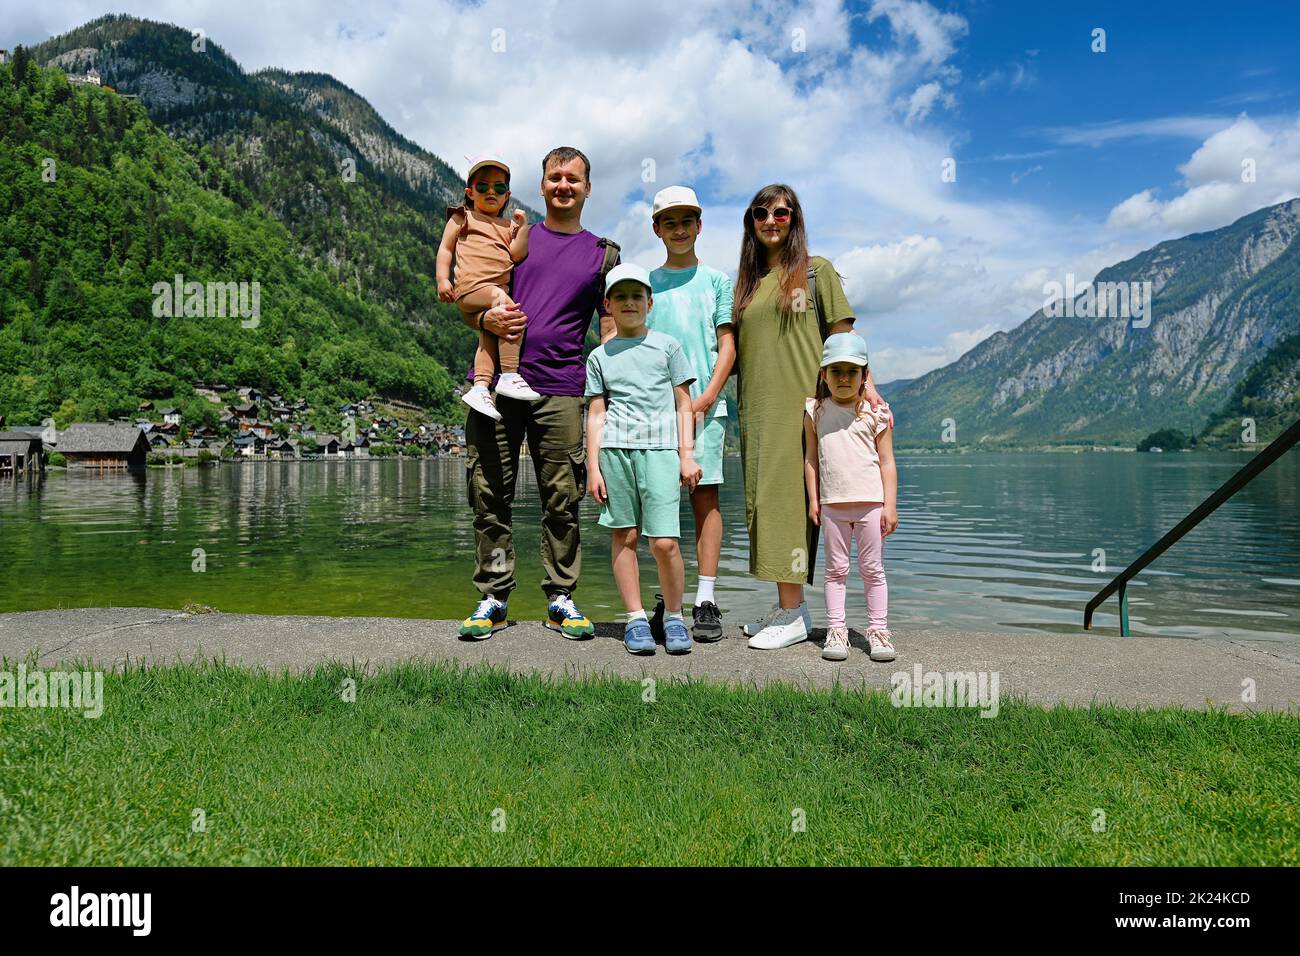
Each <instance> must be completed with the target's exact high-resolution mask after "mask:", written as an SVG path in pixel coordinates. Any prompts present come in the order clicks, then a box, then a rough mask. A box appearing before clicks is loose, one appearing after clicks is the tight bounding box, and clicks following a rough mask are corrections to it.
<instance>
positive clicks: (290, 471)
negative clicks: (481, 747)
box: [0, 451, 1300, 640]
mask: <svg viewBox="0 0 1300 956" xmlns="http://www.w3.org/2000/svg"><path fill="white" fill-rule="evenodd" d="M1246 460H1247V456H1246V455H1242V454H1233V453H1206V454H1165V455H1149V454H1120V453H1112V454H1104V453H1082V454H1060V453H1055V454H1054V453H975V454H923V455H905V456H900V458H899V474H900V495H899V513H900V526H899V530H898V532H897V533H896V534H895V535H894V536H893V537H891V538H890V539H889V541H888V543H887V546H886V552H885V565H886V571H887V573H888V578H889V590H890V625H891V627H892V628H893V630H894V631H895V633H896V634H898V635H901V634H904V633H906V631H907V630H908V629H909V628H930V627H955V628H963V629H972V630H974V629H979V630H995V631H1009V630H1015V631H1023V630H1030V631H1052V632H1059V633H1067V634H1069V633H1081V632H1082V620H1083V607H1084V604H1085V603H1086V602H1087V600H1088V599H1089V597H1091V595H1092V594H1094V593H1095V592H1096V591H1097V590H1098V589H1100V588H1101V587H1102V586H1103V585H1104V584H1105V583H1106V581H1108V580H1109V578H1110V576H1113V575H1114V574H1116V573H1118V572H1119V571H1120V570H1122V569H1123V567H1125V566H1126V565H1127V564H1128V562H1130V561H1131V560H1132V559H1133V558H1135V557H1137V556H1138V555H1139V554H1140V553H1141V552H1142V551H1143V550H1144V549H1145V548H1146V547H1148V546H1149V545H1150V544H1152V543H1153V542H1154V541H1155V540H1156V539H1157V538H1158V537H1159V536H1160V535H1161V534H1163V533H1164V532H1165V531H1167V530H1168V529H1169V528H1171V527H1173V525H1174V524H1175V523H1176V522H1177V521H1178V520H1179V519H1180V518H1182V517H1183V516H1184V515H1185V514H1187V512H1188V511H1190V510H1191V509H1192V508H1194V507H1195V506H1196V505H1197V504H1198V503H1200V501H1201V500H1202V499H1204V498H1205V497H1206V496H1207V495H1208V494H1210V493H1211V492H1212V491H1213V490H1214V489H1215V488H1217V487H1218V486H1219V485H1220V484H1222V482H1223V481H1225V480H1226V479H1227V478H1228V477H1229V476H1230V475H1231V474H1232V472H1233V471H1234V470H1236V469H1237V468H1238V467H1240V466H1241V465H1242V464H1243V463H1244V462H1245V461H1246ZM726 481H727V484H726V485H724V487H723V492H722V500H723V508H724V518H725V521H726V538H725V542H724V547H723V555H722V571H721V573H720V576H719V590H718V597H719V604H720V605H721V606H722V607H723V610H724V613H725V614H726V615H727V616H728V618H729V619H732V620H736V621H739V620H741V619H742V618H743V619H748V618H750V617H753V616H755V615H756V614H757V613H758V612H760V611H762V610H764V609H766V607H767V606H769V605H770V604H771V603H772V601H773V600H774V599H775V588H774V586H772V585H769V584H764V583H762V582H758V581H754V580H752V579H751V578H749V577H748V574H747V569H748V551H747V542H746V536H745V531H744V496H743V491H742V486H741V475H740V462H739V460H738V459H729V460H728V461H727V467H726ZM597 514H598V508H597V506H596V504H595V502H593V501H592V500H591V499H590V498H588V499H586V500H585V501H584V502H583V572H582V580H581V586H580V587H579V590H578V592H577V594H576V595H575V597H576V598H577V600H578V602H579V604H580V606H581V607H582V608H583V609H584V610H585V611H586V612H587V614H588V615H589V616H591V617H593V618H595V619H597V620H615V619H617V618H618V616H619V613H620V611H621V607H620V605H619V601H618V595H617V591H616V590H615V587H614V581H613V576H612V574H611V572H610V567H609V540H608V534H607V532H606V531H605V530H604V529H602V528H600V527H599V526H598V525H597V524H596V518H597ZM539 516H540V506H539V503H538V499H537V488H536V483H535V481H534V479H533V475H532V471H531V466H530V465H527V464H525V465H524V466H523V468H522V476H521V480H520V484H519V490H518V495H517V499H516V510H515V530H516V541H515V547H516V551H517V552H518V554H519V567H518V571H517V577H518V579H519V582H520V587H519V590H518V591H516V593H515V596H514V597H513V598H512V600H511V602H510V612H511V617H512V618H526V617H530V616H541V614H542V613H543V610H544V602H543V598H542V593H541V590H540V588H539V587H538V585H539V583H540V581H541V575H542V571H541V562H540V560H539V559H538V556H537V554H538V546H539V534H538V527H539ZM691 528H692V523H691V518H690V512H689V508H688V507H687V506H686V504H685V502H683V511H682V529H683V533H684V537H683V539H682V545H683V550H684V551H685V552H686V554H687V558H688V560H687V587H688V591H689V588H690V587H692V586H693V585H692V582H693V580H694V539H693V535H692V532H691ZM195 549H202V550H203V552H204V559H205V562H206V570H204V571H202V572H198V571H196V570H194V565H195V560H196V559H195V557H194V550H195ZM1096 549H1104V551H1105V561H1106V569H1107V572H1108V573H1100V572H1098V571H1094V570H1093V565H1094V564H1095V563H1096V562H1097V560H1098V558H1097V557H1096V556H1095V555H1094V551H1095V550H1096ZM472 567H473V530H472V525H471V513H470V511H469V508H468V506H467V504H466V500H465V470H464V463H463V461H462V460H459V459H438V460H428V461H409V462H398V461H369V462H367V461H356V462H303V463H293V462H284V463H278V462H259V463H243V464H234V465H232V464H225V465H220V466H212V467H203V468H185V469H171V470H158V469H150V470H149V471H148V472H147V473H145V474H142V475H121V474H119V475H113V476H108V477H99V476H93V475H85V474H75V473H68V472H64V471H62V470H54V471H52V472H51V473H49V474H48V475H46V477H45V478H44V479H43V480H39V481H35V480H34V481H31V482H28V481H25V480H19V481H16V482H15V481H0V582H2V584H0V611H15V610H35V609H44V608H57V607H92V606H127V605H131V606H150V607H169V608H179V607H181V606H183V605H185V604H187V603H191V602H193V603H198V604H204V605H208V606H211V607H214V608H217V609H219V610H222V611H233V612H250V613H261V614H324V615H367V616H391V617H428V618H461V617H464V616H465V615H466V614H468V613H469V611H470V610H472V608H473V606H474V604H475V602H476V600H477V592H476V591H475V590H474V589H473V587H472V585H471V584H470V578H471V574H472ZM653 573H654V565H653V561H652V560H651V559H650V557H649V556H648V554H644V553H643V556H642V580H643V584H644V591H645V595H646V599H647V601H650V600H653V595H654V591H655V583H654V580H653ZM817 580H818V586H816V587H814V588H812V589H810V591H809V599H810V602H811V604H812V607H813V613H814V616H815V619H816V621H817V623H818V625H819V626H820V625H821V624H822V608H823V603H822V599H821V588H820V581H821V575H820V572H819V573H818V577H817ZM856 580H857V579H856V572H854V577H851V578H850V582H851V584H852V583H853V582H854V581H856ZM1129 593H1130V607H1131V618H1132V628H1133V632H1134V633H1135V634H1156V635H1163V636H1169V637H1223V638H1237V639H1240V638H1255V639H1261V638H1262V639H1276V640H1297V639H1300V453H1297V452H1296V451H1292V452H1289V453H1288V454H1287V455H1285V456H1284V457H1283V458H1282V459H1281V460H1280V461H1279V462H1277V463H1276V464H1275V465H1274V466H1273V467H1272V468H1270V469H1269V470H1268V471H1266V472H1265V473H1264V474H1263V475H1261V476H1260V477H1259V478H1257V479H1256V480H1255V481H1254V482H1253V483H1252V484H1251V485H1249V486H1247V488H1246V489H1245V490H1244V491H1242V492H1240V493H1239V494H1238V495H1237V496H1236V497H1235V498H1234V499H1233V500H1232V501H1231V502H1229V503H1228V504H1227V505H1225V506H1224V507H1223V508H1221V509H1220V510H1219V511H1218V512H1216V513H1215V514H1214V515H1213V516H1211V517H1210V518H1209V519H1208V520H1207V521H1206V522H1204V523H1203V524H1202V525H1201V526H1200V527H1199V528H1198V529H1197V530H1196V531H1194V532H1192V533H1191V534H1190V535H1188V536H1187V537H1185V538H1184V539H1183V540H1182V541H1181V542H1180V543H1179V544H1177V545H1176V546H1174V548H1173V549H1171V550H1170V551H1168V552H1166V553H1165V555H1164V556H1163V557H1161V558H1160V559H1158V560H1157V561H1156V563H1155V564H1154V565H1153V566H1152V567H1150V568H1149V569H1148V570H1147V571H1145V572H1144V573H1143V574H1142V575H1141V576H1140V577H1139V578H1138V579H1137V581H1136V582H1135V583H1134V585H1133V586H1132V587H1131V588H1130V592H1129ZM688 597H689V593H688ZM1103 611H1104V613H1099V615H1098V617H1097V619H1096V624H1095V629H1096V630H1097V631H1098V632H1100V633H1117V629H1118V607H1117V604H1116V603H1115V601H1114V599H1112V600H1111V601H1110V602H1109V603H1108V604H1107V605H1106V606H1105V607H1104V608H1103ZM849 613H850V624H851V625H853V626H856V627H862V626H863V624H864V619H865V604H864V600H863V596H862V590H861V586H860V582H858V584H856V585H855V586H853V587H851V589H850V593H849Z"/></svg>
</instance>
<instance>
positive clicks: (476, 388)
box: [472, 382, 488, 392]
mask: <svg viewBox="0 0 1300 956" xmlns="http://www.w3.org/2000/svg"><path fill="white" fill-rule="evenodd" d="M472 390H473V391H479V392H486V391H487V390H488V387H487V385H486V384H485V383H484V382H475V383H474V388H473V389H472Z"/></svg>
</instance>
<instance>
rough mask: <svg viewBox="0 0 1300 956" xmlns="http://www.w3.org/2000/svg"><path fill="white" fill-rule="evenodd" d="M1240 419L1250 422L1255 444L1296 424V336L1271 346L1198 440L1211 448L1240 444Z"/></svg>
mask: <svg viewBox="0 0 1300 956" xmlns="http://www.w3.org/2000/svg"><path fill="white" fill-rule="evenodd" d="M1244 419H1252V420H1253V421H1254V423H1255V435H1256V439H1257V440H1258V441H1267V440H1268V439H1270V438H1272V437H1274V436H1275V435H1277V434H1278V433H1280V432H1282V431H1283V430H1285V429H1286V428H1288V427H1290V425H1291V424H1292V423H1293V422H1296V421H1300V335H1293V336H1291V337H1290V338H1289V339H1284V340H1283V341H1281V342H1279V343H1278V344H1277V345H1275V346H1273V348H1271V349H1270V350H1269V351H1268V352H1267V353H1266V354H1265V355H1264V357H1263V358H1262V359H1260V360H1259V362H1257V363H1256V364H1255V367H1254V368H1252V369H1251V370H1250V372H1249V373H1248V374H1247V375H1246V377H1245V378H1243V379H1242V380H1241V381H1240V382H1238V383H1237V387H1236V388H1235V389H1233V392H1232V395H1231V396H1229V398H1228V401H1227V403H1226V404H1225V405H1224V407H1223V409H1222V410H1221V411H1220V412H1219V413H1218V414H1217V415H1214V416H1213V417H1212V418H1211V419H1210V422H1209V424H1208V425H1206V427H1205V430H1204V431H1203V432H1202V433H1201V440H1202V441H1205V442H1208V443H1210V444H1212V445H1229V444H1240V443H1241V441H1242V433H1243V430H1244V426H1243V424H1242V422H1243V420H1244Z"/></svg>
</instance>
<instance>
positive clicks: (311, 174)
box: [32, 16, 538, 375]
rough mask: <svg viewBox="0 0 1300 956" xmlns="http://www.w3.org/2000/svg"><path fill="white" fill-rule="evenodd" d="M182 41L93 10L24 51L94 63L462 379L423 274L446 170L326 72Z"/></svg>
mask: <svg viewBox="0 0 1300 956" xmlns="http://www.w3.org/2000/svg"><path fill="white" fill-rule="evenodd" d="M196 42H197V41H196V39H195V37H194V35H193V34H192V33H191V32H190V31H188V30H184V29H181V28H179V27H176V26H173V25H170V24H162V23H155V22H152V21H148V20H141V19H137V18H135V17H129V16H106V17H101V18H99V19H98V20H94V21H92V22H91V23H87V24H86V25H84V26H82V27H78V28H77V29H75V30H72V31H71V32H69V33H66V34H64V35H62V36H59V37H55V38H54V39H51V40H48V41H46V42H44V43H42V44H40V45H38V46H35V47H33V48H32V55H33V57H34V58H35V59H36V60H37V61H38V62H40V63H43V64H45V65H47V66H54V67H58V68H59V69H63V70H65V71H68V72H69V73H78V74H81V73H85V72H86V71H87V70H89V69H91V68H94V69H96V70H97V71H98V73H99V75H100V78H101V81H102V82H103V83H104V84H105V85H107V86H111V87H112V88H113V89H115V90H117V91H118V92H120V93H122V94H123V95H127V96H138V97H139V100H140V102H141V103H142V104H143V105H144V107H145V108H146V110H148V112H149V115H150V116H151V117H152V118H153V119H154V121H155V122H157V123H158V124H159V125H160V126H161V127H162V128H163V129H164V130H165V131H166V132H167V133H169V134H170V135H172V136H173V137H174V138H176V139H177V140H179V141H181V142H182V143H184V144H185V145H186V147H187V148H188V149H190V151H191V152H192V153H193V154H194V155H195V156H196V158H198V160H199V162H200V165H201V166H203V167H204V168H205V170H209V171H211V175H212V183H213V185H214V186H215V187H216V188H218V189H220V188H221V185H220V177H221V174H228V175H229V176H230V177H231V178H233V179H234V180H236V181H238V182H239V183H240V184H242V185H243V186H244V187H245V190H246V192H245V193H242V194H241V193H231V196H232V198H234V199H235V200H236V201H237V202H239V203H241V204H245V202H246V199H245V197H247V200H251V201H253V202H256V203H258V204H260V205H261V206H262V207H264V208H265V209H267V210H269V211H270V212H271V214H272V215H274V216H275V217H276V218H277V219H279V220H280V222H282V223H283V224H284V225H285V227H286V228H287V229H288V230H289V232H290V234H291V235H292V236H293V237H294V239H295V240H296V241H297V243H298V244H299V245H300V246H301V247H302V254H303V255H304V256H306V257H307V258H309V259H310V260H311V261H312V262H313V263H314V264H316V265H318V266H319V267H320V268H322V269H323V270H325V271H326V272H328V273H329V274H330V275H331V277H332V278H333V280H334V281H335V282H337V283H339V284H341V285H345V286H347V287H349V288H351V289H353V290H354V291H356V292H357V293H359V294H360V295H361V296H362V297H364V298H366V299H368V300H369V301H371V302H373V303H375V304H377V305H379V306H381V307H383V308H384V309H385V310H387V311H389V312H391V313H392V314H394V315H397V316H399V317H400V318H401V319H402V320H403V321H405V322H406V323H407V324H408V325H409V326H410V327H411V328H412V330H413V331H414V334H415V336H416V338H417V340H418V341H419V342H420V344H421V346H422V348H424V350H425V351H427V352H428V353H429V354H431V355H433V356H434V357H435V358H437V359H438V360H439V362H440V363H442V365H443V366H444V368H446V369H448V370H449V371H451V372H452V373H453V374H457V375H459V374H463V370H464V369H465V368H466V367H467V365H468V363H469V361H470V360H471V358H472V356H473V351H474V346H475V343H476V341H477V340H476V338H475V336H474V334H473V333H472V332H471V331H470V330H469V329H468V328H466V327H465V325H464V324H463V323H462V322H461V321H460V319H459V317H458V314H457V311H456V309H455V307H454V306H452V305H449V304H447V303H442V302H439V301H438V296H437V285H436V282H435V280H434V260H435V257H436V255H437V251H438V242H439V240H440V239H441V236H442V229H443V226H444V224H445V221H446V220H445V211H446V207H447V206H448V205H454V204H457V203H459V202H461V201H462V199H463V196H464V191H463V187H464V183H463V182H462V180H461V178H460V176H459V175H458V174H457V173H456V172H455V170H453V169H452V168H451V167H450V166H449V165H447V164H446V163H445V162H443V161H442V160H441V159H439V158H438V157H437V156H434V155H433V154H432V153H429V152H428V151H426V150H424V149H422V148H421V147H419V146H417V145H416V144H415V143H413V142H411V141H410V140H408V139H406V138H405V137H403V136H401V135H400V134H399V133H397V132H396V131H395V130H394V129H393V128H392V127H391V126H390V125H389V124H388V123H386V122H385V121H384V120H383V118H382V117H381V116H380V115H379V114H378V113H377V112H376V111H375V110H374V108H373V107H372V106H371V105H370V104H369V103H368V102H367V101H366V100H365V99H364V98H363V97H361V96H359V95H358V94H357V93H356V92H354V91H353V90H351V89H349V88H348V87H347V86H345V85H344V84H342V83H340V82H338V81H337V80H335V79H334V78H333V77H330V76H326V75H324V74H320V73H290V72H286V71H284V70H277V69H268V70H263V71H260V72H256V73H251V74H250V73H245V72H244V71H243V69H242V68H241V67H240V65H239V64H238V63H237V62H236V61H235V60H234V59H233V58H232V57H230V56H229V55H228V54H227V53H226V52H225V51H224V50H223V49H222V48H221V47H220V46H219V45H218V44H217V43H216V42H215V41H214V40H213V39H212V38H211V37H204V38H203V41H202V47H203V48H202V49H201V50H195V49H194V47H195V45H196ZM352 164H354V165H355V168H354V169H352ZM353 173H354V174H353ZM513 205H516V206H518V205H519V204H517V203H515V204H513ZM519 208H524V209H525V211H526V212H529V213H530V215H529V218H530V219H532V220H536V219H537V218H538V217H537V216H536V214H534V213H532V212H531V210H528V209H527V208H526V207H523V206H519Z"/></svg>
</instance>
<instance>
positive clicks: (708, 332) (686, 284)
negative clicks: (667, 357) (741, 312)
mask: <svg viewBox="0 0 1300 956" xmlns="http://www.w3.org/2000/svg"><path fill="white" fill-rule="evenodd" d="M650 291H651V293H652V294H653V296H654V305H653V306H651V308H650V314H649V315H647V316H646V320H645V321H646V325H647V326H648V327H649V328H652V329H654V330H655V331H656V332H663V333H664V334H666V335H671V336H672V337H673V338H675V339H676V340H677V341H678V342H680V343H682V350H683V351H684V352H685V353H686V358H687V360H689V361H690V363H691V368H693V369H695V383H694V384H693V385H692V386H691V398H699V397H700V396H701V395H702V394H703V393H704V390H705V388H707V387H708V385H709V381H710V380H711V379H712V378H713V369H714V366H716V365H717V364H718V327H719V326H722V325H729V324H730V323H731V280H730V279H728V278H727V275H726V273H725V272H719V271H718V270H717V269H714V268H713V267H711V266H706V265H705V264H704V263H700V264H699V265H695V266H691V267H689V268H687V269H669V268H668V267H667V266H660V267H659V268H658V269H656V270H655V271H654V272H652V273H650ZM709 414H710V415H712V416H713V417H715V418H726V417H727V400H726V399H725V398H722V397H721V396H719V397H718V400H717V402H715V403H714V406H713V411H712V412H711V413H709Z"/></svg>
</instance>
